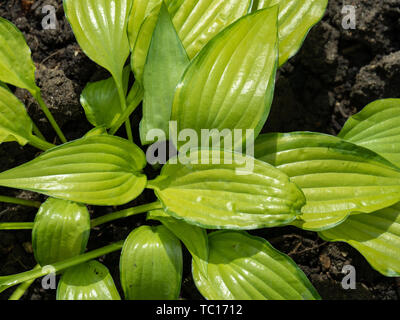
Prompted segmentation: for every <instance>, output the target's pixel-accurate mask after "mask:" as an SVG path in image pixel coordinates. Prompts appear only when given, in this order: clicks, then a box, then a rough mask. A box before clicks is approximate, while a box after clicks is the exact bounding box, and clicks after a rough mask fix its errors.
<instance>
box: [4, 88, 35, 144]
mask: <svg viewBox="0 0 400 320" xmlns="http://www.w3.org/2000/svg"><path fill="white" fill-rule="evenodd" d="M32 128H33V123H32V120H31V118H30V117H29V115H28V113H27V112H26V109H25V106H24V104H23V103H22V102H21V101H19V100H18V99H17V97H16V96H14V95H13V94H12V93H11V92H10V91H9V90H7V89H5V88H3V87H0V143H3V142H8V141H17V142H18V143H19V144H20V145H22V146H23V145H25V144H27V143H28V141H29V139H30V137H31V135H32Z"/></svg>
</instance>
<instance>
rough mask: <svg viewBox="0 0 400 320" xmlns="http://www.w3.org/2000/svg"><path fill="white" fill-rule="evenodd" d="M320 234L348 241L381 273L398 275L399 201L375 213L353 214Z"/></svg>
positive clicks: (399, 274)
mask: <svg viewBox="0 0 400 320" xmlns="http://www.w3.org/2000/svg"><path fill="white" fill-rule="evenodd" d="M319 235H320V236H321V237H322V238H323V239H324V240H326V241H344V242H347V243H348V244H350V245H351V246H353V247H354V248H356V249H357V250H358V251H359V252H360V253H361V254H362V255H363V256H364V257H365V258H366V259H367V260H368V262H369V263H370V264H371V266H372V267H373V268H374V269H376V270H377V271H379V272H380V273H382V274H383V275H385V276H388V277H399V276H400V255H399V252H400V204H399V203H397V204H395V205H393V206H392V207H389V208H385V209H381V210H378V211H376V212H374V213H370V214H360V215H353V216H351V217H349V218H348V219H347V220H346V221H345V222H343V223H342V224H341V225H339V226H337V227H335V228H333V229H329V230H326V231H322V232H320V233H319Z"/></svg>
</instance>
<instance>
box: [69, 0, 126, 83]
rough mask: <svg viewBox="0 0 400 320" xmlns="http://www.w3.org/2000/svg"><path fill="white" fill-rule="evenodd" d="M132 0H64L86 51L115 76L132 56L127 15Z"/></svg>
mask: <svg viewBox="0 0 400 320" xmlns="http://www.w3.org/2000/svg"><path fill="white" fill-rule="evenodd" d="M132 1H133V0H64V11H65V15H66V16H67V19H68V21H69V23H70V25H71V27H72V30H73V31H74V34H75V37H76V40H77V41H78V43H79V46H80V47H81V48H82V50H83V51H84V52H85V54H86V55H87V56H88V57H89V58H90V59H92V60H93V61H94V62H96V63H97V64H99V65H100V66H102V67H104V68H105V69H107V70H108V71H110V73H111V74H112V75H113V77H114V78H115V79H122V69H123V67H124V64H125V62H126V59H127V58H128V56H129V52H130V50H129V41H128V36H127V31H126V30H127V24H128V16H129V13H130V10H131V7H132Z"/></svg>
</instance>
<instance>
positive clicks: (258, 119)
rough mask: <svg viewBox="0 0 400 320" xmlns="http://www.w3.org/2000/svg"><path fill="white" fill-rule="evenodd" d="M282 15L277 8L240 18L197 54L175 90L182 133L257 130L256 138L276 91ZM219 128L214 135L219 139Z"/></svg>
mask: <svg viewBox="0 0 400 320" xmlns="http://www.w3.org/2000/svg"><path fill="white" fill-rule="evenodd" d="M277 14H278V8H277V7H273V8H268V9H265V10H260V11H256V12H255V13H253V14H251V15H248V16H246V17H244V18H242V19H240V20H238V21H237V22H235V23H234V24H232V25H231V26H230V27H228V28H226V29H225V30H224V31H223V32H221V33H220V34H218V36H217V37H215V38H214V39H213V40H212V41H210V42H209V43H208V44H207V46H206V47H205V48H204V49H203V50H202V51H201V52H200V53H199V54H198V55H197V56H196V58H195V59H194V60H193V61H192V62H191V64H190V66H189V67H188V68H187V70H186V71H185V74H184V76H183V79H182V81H181V83H180V84H179V85H178V87H177V90H176V93H175V98H174V104H173V108H172V120H176V121H177V126H178V132H180V131H181V130H183V129H187V128H190V129H193V130H195V131H196V132H197V134H198V136H199V137H200V136H201V130H202V129H217V130H216V131H222V130H224V129H231V130H233V129H241V130H245V129H254V130H255V135H256V136H257V134H258V133H259V132H260V130H261V128H262V126H263V125H264V123H265V121H266V119H267V117H268V114H269V110H270V106H271V102H272V96H273V91H274V84H275V72H276V66H277V53H278V51H277ZM216 131H215V130H214V131H213V132H211V133H210V136H211V137H212V138H213V139H214V138H215V137H217V138H219V137H218V136H217V135H218V134H219V132H218V133H217V132H216ZM242 139H244V137H242ZM218 140H219V139H218ZM174 142H176V141H174ZM235 142H236V144H237V145H241V144H242V140H239V141H235ZM178 147H180V144H179V143H178Z"/></svg>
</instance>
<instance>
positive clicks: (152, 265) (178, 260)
mask: <svg viewBox="0 0 400 320" xmlns="http://www.w3.org/2000/svg"><path fill="white" fill-rule="evenodd" d="M182 264H183V262H182V248H181V244H180V242H179V240H178V238H176V237H175V236H174V235H173V234H172V233H171V232H170V231H168V229H167V228H166V227H164V226H157V227H149V226H141V227H139V228H137V229H135V230H134V231H132V233H131V234H130V235H129V236H128V238H127V239H126V240H125V243H124V247H123V248H122V253H121V260H120V274H121V285H122V288H123V290H124V293H125V298H126V299H128V300H148V299H151V300H176V299H178V297H179V293H180V290H181V281H182Z"/></svg>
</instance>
